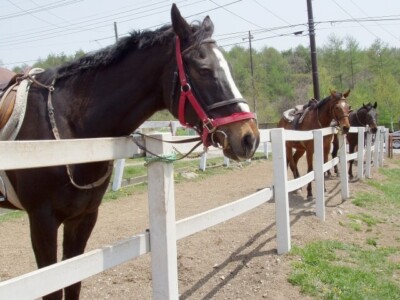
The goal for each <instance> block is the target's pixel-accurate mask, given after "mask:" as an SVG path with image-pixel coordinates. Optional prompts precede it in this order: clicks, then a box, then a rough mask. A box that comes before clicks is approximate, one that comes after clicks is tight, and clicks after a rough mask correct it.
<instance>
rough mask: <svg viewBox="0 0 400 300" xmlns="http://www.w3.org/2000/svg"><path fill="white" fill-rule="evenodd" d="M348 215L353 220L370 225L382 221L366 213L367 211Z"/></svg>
mask: <svg viewBox="0 0 400 300" xmlns="http://www.w3.org/2000/svg"><path fill="white" fill-rule="evenodd" d="M347 217H348V218H350V219H351V220H359V221H361V222H362V223H364V224H366V225H367V226H368V227H371V226H372V225H376V224H378V223H379V222H380V221H379V220H378V219H377V218H375V217H373V216H371V215H369V214H366V213H360V214H355V215H353V214H348V215H347Z"/></svg>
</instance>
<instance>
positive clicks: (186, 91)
mask: <svg viewBox="0 0 400 300" xmlns="http://www.w3.org/2000/svg"><path fill="white" fill-rule="evenodd" d="M176 63H177V66H178V75H179V81H180V85H181V95H180V97H179V107H178V118H179V122H180V123H181V124H182V125H183V126H187V127H193V126H191V125H190V124H188V123H186V121H185V105H186V100H189V102H190V104H191V105H192V107H193V109H194V110H195V111H196V113H197V116H198V117H199V118H200V120H201V122H202V123H203V133H202V137H201V139H202V141H203V144H204V146H206V147H208V146H210V145H212V142H211V139H209V138H208V136H209V135H210V134H212V133H214V132H215V131H216V130H217V128H218V127H219V126H222V125H226V124H230V123H234V122H238V121H242V120H248V119H256V116H255V114H254V113H252V112H239V113H233V114H231V115H229V116H225V117H220V118H215V119H212V118H209V117H208V116H207V114H206V112H205V111H204V109H203V108H202V107H201V105H200V104H199V102H198V101H197V99H196V97H195V96H194V94H193V92H192V88H191V86H190V84H189V83H188V81H187V79H186V74H185V70H184V67H183V61H182V53H181V43H180V40H179V37H178V36H177V37H176ZM226 102H227V103H231V102H230V100H226ZM226 105H228V104H226Z"/></svg>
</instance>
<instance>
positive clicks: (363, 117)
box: [332, 102, 378, 179]
mask: <svg viewBox="0 0 400 300" xmlns="http://www.w3.org/2000/svg"><path fill="white" fill-rule="evenodd" d="M377 107H378V103H377V102H375V104H374V105H372V103H371V102H369V103H368V104H364V103H363V105H362V106H361V107H360V108H359V109H358V110H357V111H351V112H350V114H349V121H350V125H351V126H353V127H366V126H368V127H369V130H370V131H371V133H372V134H375V133H376V132H377V130H378V125H377V123H378V114H377V112H376V108H377ZM346 138H347V142H348V143H349V153H354V152H355V150H356V147H357V145H358V134H357V133H348V134H347V136H346ZM332 143H333V149H332V158H335V157H336V156H337V153H338V150H339V141H338V139H337V136H336V135H335V136H334V138H333V142H332ZM353 163H354V159H352V160H350V161H349V170H348V174H349V178H350V179H353V178H354V176H353ZM334 171H335V173H336V174H339V171H338V168H337V166H335V167H334Z"/></svg>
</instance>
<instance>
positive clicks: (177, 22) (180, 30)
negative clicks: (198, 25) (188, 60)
mask: <svg viewBox="0 0 400 300" xmlns="http://www.w3.org/2000/svg"><path fill="white" fill-rule="evenodd" d="M171 20H172V28H173V29H174V32H175V33H176V35H177V36H179V38H180V39H181V41H182V42H185V41H188V40H189V38H190V36H191V33H192V29H191V27H190V25H189V24H188V23H187V22H186V20H185V19H184V18H183V17H182V15H181V13H180V11H179V9H178V7H177V6H176V4H175V3H174V4H172V8H171Z"/></svg>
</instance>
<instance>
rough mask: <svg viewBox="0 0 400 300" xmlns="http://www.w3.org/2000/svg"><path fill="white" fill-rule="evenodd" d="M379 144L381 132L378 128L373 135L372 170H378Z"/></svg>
mask: <svg viewBox="0 0 400 300" xmlns="http://www.w3.org/2000/svg"><path fill="white" fill-rule="evenodd" d="M380 143H381V130H380V126H379V127H378V130H377V131H376V134H375V142H374V168H375V170H378V168H379V145H380Z"/></svg>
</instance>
